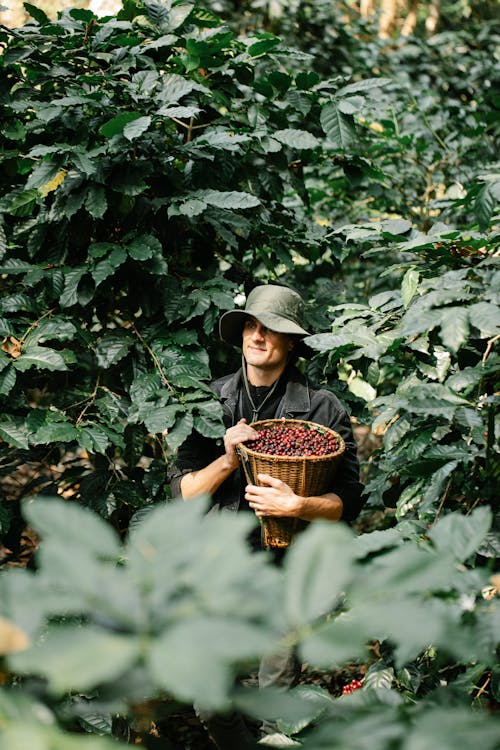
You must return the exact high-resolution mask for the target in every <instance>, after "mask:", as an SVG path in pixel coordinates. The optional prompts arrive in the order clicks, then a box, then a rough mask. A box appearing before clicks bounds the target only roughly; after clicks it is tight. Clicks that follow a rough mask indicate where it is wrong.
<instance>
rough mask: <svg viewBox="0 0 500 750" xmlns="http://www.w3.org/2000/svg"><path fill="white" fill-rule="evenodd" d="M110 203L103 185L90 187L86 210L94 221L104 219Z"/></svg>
mask: <svg viewBox="0 0 500 750" xmlns="http://www.w3.org/2000/svg"><path fill="white" fill-rule="evenodd" d="M107 207H108V201H107V198H106V190H105V189H104V187H103V186H102V185H90V186H89V188H88V189H87V196H86V198H85V208H86V209H87V211H88V212H89V214H90V215H91V216H93V217H94V219H102V217H103V216H104V214H105V213H106V209H107Z"/></svg>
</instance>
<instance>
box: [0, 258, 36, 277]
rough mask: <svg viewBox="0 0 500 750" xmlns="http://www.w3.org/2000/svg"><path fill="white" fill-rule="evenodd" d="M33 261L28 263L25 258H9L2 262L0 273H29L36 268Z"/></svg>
mask: <svg viewBox="0 0 500 750" xmlns="http://www.w3.org/2000/svg"><path fill="white" fill-rule="evenodd" d="M36 267H37V266H34V265H33V264H32V263H26V261H24V260H20V259H19V258H7V259H6V260H5V261H4V262H3V263H2V264H0V273H7V274H14V273H28V271H31V270H33V269H35V268H36Z"/></svg>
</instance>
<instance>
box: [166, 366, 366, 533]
mask: <svg viewBox="0 0 500 750" xmlns="http://www.w3.org/2000/svg"><path fill="white" fill-rule="evenodd" d="M211 387H212V389H213V391H214V392H215V393H216V394H217V395H218V396H219V398H220V401H221V403H222V407H223V410H224V424H225V426H226V428H228V427H231V426H232V425H234V424H236V422H238V420H239V419H240V418H241V407H240V394H241V390H242V387H243V378H242V374H241V369H240V370H238V371H237V372H235V373H233V374H231V375H226V376H225V377H223V378H219V380H216V381H214V382H213V383H212V384H211ZM274 416H275V418H278V419H279V418H286V419H305V420H309V421H312V422H317V423H318V424H322V425H324V426H326V427H330V428H331V429H333V430H335V431H336V432H338V433H339V434H340V435H341V436H342V437H343V438H344V441H345V452H344V454H343V457H342V461H341V464H340V466H339V468H338V471H337V473H336V475H335V477H334V479H333V480H332V486H331V487H330V488H329V490H328V491H330V492H335V493H336V494H337V495H339V497H340V498H341V499H342V501H343V504H344V511H343V515H342V519H343V520H345V521H347V522H350V521H353V520H354V519H355V518H356V517H357V516H358V514H359V512H360V510H361V508H362V506H363V502H364V501H363V497H362V490H363V485H362V484H361V483H360V481H359V463H358V459H357V448H356V442H355V440H354V436H353V432H352V427H351V422H350V419H349V415H348V414H347V412H346V410H345V409H344V407H343V406H342V404H341V403H340V401H339V400H338V398H337V397H336V396H335V395H334V394H333V393H331V392H330V391H327V390H325V389H324V388H317V387H315V386H313V385H312V384H311V383H310V382H309V381H308V380H307V378H305V377H304V375H302V373H300V372H299V371H298V370H297V369H296V368H294V367H293V368H291V370H290V374H289V377H288V380H287V383H286V390H285V394H284V396H283V398H282V399H281V401H280V403H279V406H278V408H277V410H276V413H275V415H274ZM223 452H224V443H223V440H222V439H219V440H213V439H210V438H205V437H203V436H202V435H199V434H198V433H195V432H193V433H192V434H191V435H190V437H189V438H188V439H187V440H186V441H185V442H184V443H183V444H182V445H181V447H180V448H179V450H178V453H177V458H176V460H175V462H174V464H173V466H172V468H171V471H170V484H171V490H172V496H173V497H176V496H179V495H180V482H181V479H182V477H183V476H184V475H185V474H188V473H190V472H191V471H198V470H200V469H202V468H203V467H205V466H207V465H208V464H209V463H211V462H212V461H214V460H215V459H216V458H217V457H218V456H220V455H222V454H223ZM245 484H246V481H245V478H244V475H243V472H241V471H234V472H233V474H231V476H230V477H228V479H226V481H225V482H223V483H222V484H221V486H220V487H219V489H218V490H217V491H216V492H215V493H214V496H213V498H212V510H214V511H215V510H231V511H241V510H249V508H248V506H247V505H246V503H245V500H244V498H243V492H242V488H243V487H244V486H245Z"/></svg>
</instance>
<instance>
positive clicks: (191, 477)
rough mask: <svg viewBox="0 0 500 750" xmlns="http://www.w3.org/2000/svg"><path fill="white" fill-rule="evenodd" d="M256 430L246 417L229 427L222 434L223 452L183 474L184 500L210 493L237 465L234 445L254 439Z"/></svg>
mask: <svg viewBox="0 0 500 750" xmlns="http://www.w3.org/2000/svg"><path fill="white" fill-rule="evenodd" d="M256 438H257V432H256V431H255V430H254V429H253V427H250V426H249V425H248V424H247V422H246V419H240V421H239V422H238V423H237V424H235V425H234V427H230V428H229V429H228V430H227V431H226V434H225V435H224V449H225V452H224V453H223V454H222V456H219V457H218V458H216V459H215V460H214V461H212V462H211V463H209V464H208V465H207V466H205V467H203V468H202V469H198V470H197V471H192V472H190V473H189V474H185V475H184V476H183V477H182V479H181V483H180V489H181V495H182V497H183V499H184V500H189V498H191V497H195V496H197V495H202V494H210V495H212V494H213V493H214V492H215V491H216V490H217V489H218V488H219V487H220V486H221V484H222V483H223V482H224V481H225V480H226V479H227V478H228V477H229V476H231V474H232V473H233V471H235V469H237V468H238V466H239V458H238V454H237V453H236V446H237V445H238V443H241V442H242V441H244V440H255V439H256Z"/></svg>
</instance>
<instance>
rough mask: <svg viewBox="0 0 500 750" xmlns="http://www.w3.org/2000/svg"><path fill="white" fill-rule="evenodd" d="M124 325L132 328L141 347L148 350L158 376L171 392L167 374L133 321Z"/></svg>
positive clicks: (172, 389)
mask: <svg viewBox="0 0 500 750" xmlns="http://www.w3.org/2000/svg"><path fill="white" fill-rule="evenodd" d="M125 327H127V328H131V329H132V330H133V332H134V333H135V335H136V336H137V338H138V339H139V341H140V342H141V344H142V345H143V347H144V348H145V349H146V351H147V352H148V354H149V356H150V357H151V359H152V360H153V362H154V364H155V366H156V368H157V370H158V372H159V373H160V376H161V379H162V380H163V383H164V384H165V385H166V386H167V388H168V389H169V390H170V391H171V392H172V393H173V392H174V388H173V387H172V386H171V385H170V383H169V382H168V379H167V376H166V375H165V373H164V372H163V369H162V366H161V364H160V361H159V359H158V357H157V356H156V354H155V353H154V351H153V350H152V349H151V347H150V346H149V344H148V343H147V341H146V340H145V339H144V337H143V336H142V335H141V333H140V332H139V331H138V330H137V328H136V326H135V325H134V323H127V324H126V326H125Z"/></svg>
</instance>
